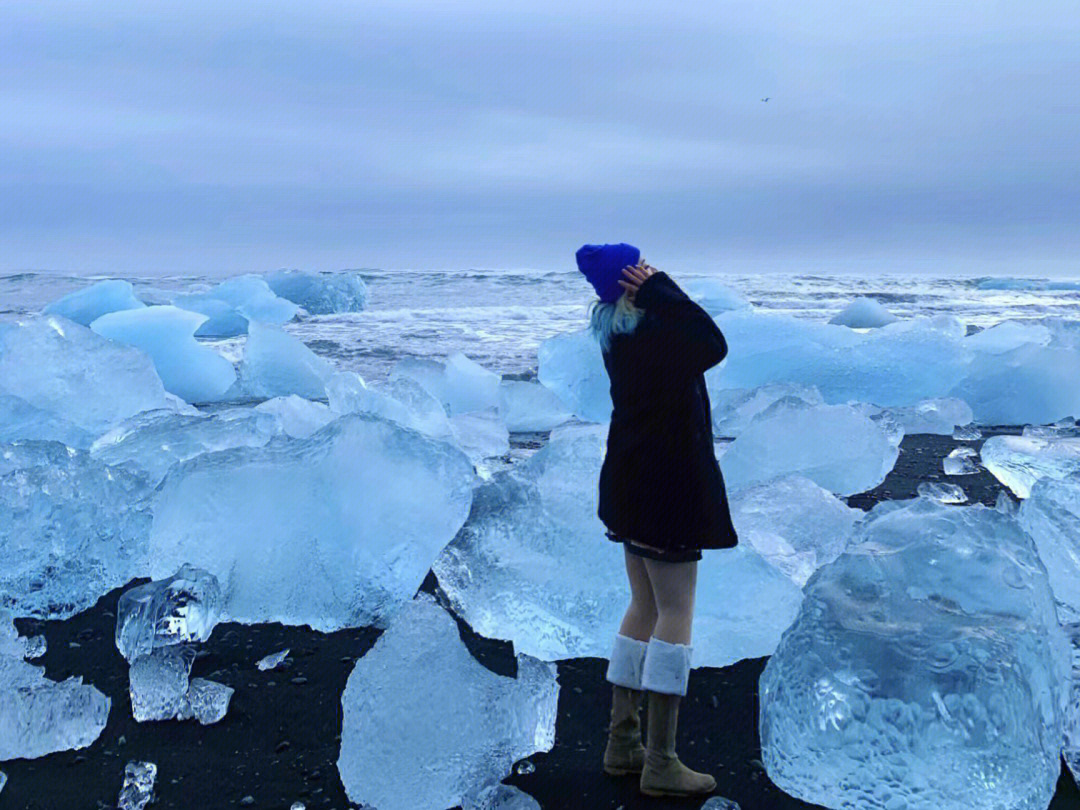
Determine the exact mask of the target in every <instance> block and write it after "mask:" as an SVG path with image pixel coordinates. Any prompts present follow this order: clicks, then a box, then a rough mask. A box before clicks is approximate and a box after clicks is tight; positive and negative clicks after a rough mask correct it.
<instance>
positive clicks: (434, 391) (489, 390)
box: [390, 352, 501, 416]
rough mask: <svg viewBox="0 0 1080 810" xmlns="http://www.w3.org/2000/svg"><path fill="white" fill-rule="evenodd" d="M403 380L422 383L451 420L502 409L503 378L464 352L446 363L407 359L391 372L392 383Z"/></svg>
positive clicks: (449, 358)
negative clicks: (500, 400) (455, 416)
mask: <svg viewBox="0 0 1080 810" xmlns="http://www.w3.org/2000/svg"><path fill="white" fill-rule="evenodd" d="M400 377H409V378H411V379H413V380H416V382H418V383H420V385H422V386H423V387H424V389H425V390H427V391H428V392H429V393H430V394H431V395H432V396H434V397H435V398H436V399H438V400H439V402H441V403H442V405H443V408H445V409H446V413H447V414H448V415H449V416H454V415H456V414H460V413H466V412H468V411H482V410H485V409H487V408H498V407H499V383H500V380H501V378H500V377H499V375H498V374H496V373H495V372H493V371H488V370H487V369H486V368H484V367H483V366H481V365H480V364H479V363H477V362H475V361H473V360H470V359H469V358H468V357H466V356H465V355H464V354H463V353H461V352H454V353H453V354H451V355H450V356H449V357H447V358H446V362H445V363H441V362H439V361H438V360H429V359H425V358H417V357H403V358H402V359H401V360H399V361H398V362H397V364H396V365H395V366H394V368H393V369H392V370H391V372H390V378H391V379H396V378H400Z"/></svg>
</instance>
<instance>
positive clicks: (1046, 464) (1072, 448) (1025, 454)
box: [979, 436, 1080, 498]
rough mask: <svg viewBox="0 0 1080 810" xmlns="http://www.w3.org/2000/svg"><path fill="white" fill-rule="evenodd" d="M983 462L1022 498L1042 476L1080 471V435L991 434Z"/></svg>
mask: <svg viewBox="0 0 1080 810" xmlns="http://www.w3.org/2000/svg"><path fill="white" fill-rule="evenodd" d="M979 456H980V458H981V460H982V465H983V466H984V467H986V469H988V470H989V471H990V473H991V474H992V475H993V476H994V477H995V478H996V479H997V480H998V481H1000V482H1001V483H1003V484H1004V485H1005V486H1007V487H1008V488H1009V489H1011V490H1012V491H1013V493H1014V494H1015V495H1016V496H1017V497H1019V498H1026V497H1027V496H1028V495H1029V494H1030V493H1031V487H1032V486H1033V485H1034V484H1035V482H1036V481H1038V480H1039V479H1040V478H1064V477H1065V476H1066V475H1069V474H1070V473H1073V472H1077V471H1080V438H1075V437H1068V436H1066V437H1063V438H1038V437H1035V436H991V437H990V438H989V439H987V440H986V441H985V442H983V445H982V448H981V450H980V451H979Z"/></svg>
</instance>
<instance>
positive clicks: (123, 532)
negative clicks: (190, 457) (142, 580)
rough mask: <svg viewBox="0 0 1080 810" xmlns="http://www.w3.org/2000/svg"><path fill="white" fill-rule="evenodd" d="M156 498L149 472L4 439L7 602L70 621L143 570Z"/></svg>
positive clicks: (19, 610)
mask: <svg viewBox="0 0 1080 810" xmlns="http://www.w3.org/2000/svg"><path fill="white" fill-rule="evenodd" d="M80 328H81V327H80ZM149 497H150V490H149V487H148V485H147V482H146V480H145V479H144V478H142V477H141V476H139V475H136V474H133V473H132V472H129V471H127V470H124V469H122V468H120V467H109V466H107V465H105V464H102V463H101V462H100V461H97V460H96V459H93V458H91V457H90V455H89V454H88V453H87V452H86V451H83V450H75V449H73V448H69V447H66V446H64V445H62V444H60V443H58V442H34V441H28V442H18V443H15V444H6V445H0V560H3V565H2V566H0V607H7V608H9V609H11V610H12V612H13V613H14V614H15V615H16V616H35V617H37V618H41V619H65V618H67V617H69V616H73V615H74V614H76V613H78V612H80V611H82V610H85V609H86V608H88V607H90V606H91V605H93V604H94V603H95V602H96V601H97V600H98V599H99V598H100V597H101V596H102V595H104V594H105V593H108V592H109V591H110V590H112V589H113V588H116V587H119V586H120V585H123V584H125V583H126V582H129V581H130V580H131V579H133V578H134V577H135V576H138V575H139V574H140V573H141V570H140V569H141V567H142V565H143V560H144V558H145V554H146V549H147V537H148V535H149V531H150V525H151V516H150V510H149Z"/></svg>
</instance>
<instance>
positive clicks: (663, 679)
mask: <svg viewBox="0 0 1080 810" xmlns="http://www.w3.org/2000/svg"><path fill="white" fill-rule="evenodd" d="M692 651H693V647H691V646H690V645H689V644H669V643H668V642H666V641H663V640H661V639H658V638H656V637H655V636H653V637H652V638H650V639H649V648H648V650H646V652H645V664H644V666H643V667H642V671H641V687H642V688H643V689H648V690H649V691H650V692H663V693H664V694H666V695H685V694H686V686H687V684H688V683H689V681H690V657H691V653H692Z"/></svg>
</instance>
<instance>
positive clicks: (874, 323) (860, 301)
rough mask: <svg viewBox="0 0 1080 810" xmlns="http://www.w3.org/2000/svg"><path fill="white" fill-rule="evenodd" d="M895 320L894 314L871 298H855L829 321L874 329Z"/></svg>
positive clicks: (857, 327)
mask: <svg viewBox="0 0 1080 810" xmlns="http://www.w3.org/2000/svg"><path fill="white" fill-rule="evenodd" d="M895 320H897V318H896V316H895V315H893V314H892V313H891V312H889V310H887V309H885V307H883V306H882V305H881V304H880V303H879V302H877V301H875V300H874V299H873V298H856V299H854V300H853V301H852V302H851V303H850V304H848V305H847V306H846V307H844V309H843V310H841V311H840V312H838V313H837V314H836V315H834V316H833V317H832V318H831V319H830V320H829V323H832V324H839V325H840V326H849V327H851V328H852V329H876V328H878V327H879V326H885V325H886V324H889V323H892V322H893V321H895Z"/></svg>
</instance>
